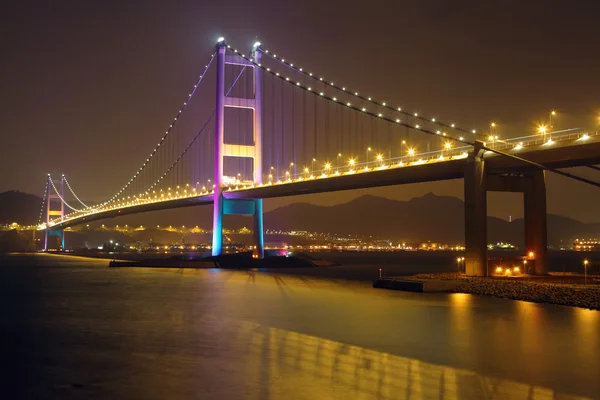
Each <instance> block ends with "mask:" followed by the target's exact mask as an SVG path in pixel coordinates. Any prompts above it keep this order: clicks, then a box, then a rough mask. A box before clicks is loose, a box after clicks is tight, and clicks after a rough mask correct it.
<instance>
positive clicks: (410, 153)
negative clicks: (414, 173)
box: [408, 148, 415, 161]
mask: <svg viewBox="0 0 600 400" xmlns="http://www.w3.org/2000/svg"><path fill="white" fill-rule="evenodd" d="M408 155H409V156H410V157H411V161H413V160H414V156H415V149H413V148H410V149H408Z"/></svg>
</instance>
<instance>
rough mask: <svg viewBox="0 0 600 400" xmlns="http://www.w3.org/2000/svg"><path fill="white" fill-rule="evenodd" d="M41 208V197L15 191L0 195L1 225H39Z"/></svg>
mask: <svg viewBox="0 0 600 400" xmlns="http://www.w3.org/2000/svg"><path fill="white" fill-rule="evenodd" d="M41 207H42V199H41V197H38V196H35V195H33V194H28V193H23V192H19V191H14V190H11V191H9V192H4V193H0V224H10V223H12V222H18V223H19V224H22V225H32V224H37V222H38V218H39V215H40V209H41Z"/></svg>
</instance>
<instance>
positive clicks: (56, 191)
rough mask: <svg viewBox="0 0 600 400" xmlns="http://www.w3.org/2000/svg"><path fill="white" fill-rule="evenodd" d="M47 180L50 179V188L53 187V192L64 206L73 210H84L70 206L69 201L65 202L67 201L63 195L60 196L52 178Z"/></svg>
mask: <svg viewBox="0 0 600 400" xmlns="http://www.w3.org/2000/svg"><path fill="white" fill-rule="evenodd" d="M49 181H50V184H51V185H52V188H53V189H54V193H56V195H57V196H58V198H59V199H60V201H62V202H63V204H64V205H65V206H67V207H69V208H70V209H71V210H73V211H75V212H83V211H84V210H79V209H77V208H75V207H73V206H71V205H70V204H69V203H67V201H66V200H65V199H64V197H62V196H61V194H60V193H59V192H58V190H57V189H56V186H55V185H54V181H53V180H52V178H50V179H49Z"/></svg>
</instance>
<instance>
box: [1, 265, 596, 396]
mask: <svg viewBox="0 0 600 400" xmlns="http://www.w3.org/2000/svg"><path fill="white" fill-rule="evenodd" d="M0 265H1V267H0V315H1V316H2V325H1V331H0V332H1V336H0V340H1V342H0V343H2V347H1V350H0V354H1V360H2V363H3V368H2V371H3V374H2V375H1V376H2V382H1V383H2V389H1V390H3V393H10V395H9V396H7V397H5V398H57V399H59V398H60V399H64V398H67V399H69V398H101V399H103V398H135V399H165V398H197V399H229V398H231V399H345V400H347V399H371V398H373V399H430V398H431V399H486V398H489V399H492V398H493V399H546V398H558V399H579V398H600V381H599V380H598V376H599V375H598V374H599V371H600V312H597V311H589V310H583V309H578V308H568V307H561V306H552V305H543V304H534V303H526V302H518V301H510V300H502V299H494V298H486V297H477V296H472V295H465V294H427V295H423V294H416V293H403V292H396V291H385V290H375V289H372V288H371V287H370V285H369V283H368V282H361V281H348V280H344V279H334V278H331V277H310V276H304V275H302V274H301V271H300V270H296V271H295V272H296V274H295V275H288V274H285V273H283V272H281V273H279V272H278V273H262V272H256V271H226V270H175V269H142V268H121V269H119V268H113V269H109V268H107V267H106V265H107V261H106V260H93V259H84V258H75V257H66V256H52V255H27V256H25V255H11V256H6V257H2V258H1V259H0ZM354 268H358V267H356V266H353V267H352V268H351V269H354ZM338 271H339V272H340V273H341V274H343V271H344V270H343V269H338ZM553 396H554V397H553ZM3 397H4V396H3Z"/></svg>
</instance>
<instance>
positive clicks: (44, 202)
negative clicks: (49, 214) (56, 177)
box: [38, 178, 50, 226]
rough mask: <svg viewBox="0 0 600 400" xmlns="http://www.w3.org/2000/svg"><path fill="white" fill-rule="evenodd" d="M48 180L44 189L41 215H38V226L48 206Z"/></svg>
mask: <svg viewBox="0 0 600 400" xmlns="http://www.w3.org/2000/svg"><path fill="white" fill-rule="evenodd" d="M48 180H50V179H49V178H48V179H47V180H46V188H45V189H44V196H43V197H42V207H41V209H40V216H39V217H38V226H39V225H41V224H42V215H43V214H44V207H45V206H46V196H47V195H48Z"/></svg>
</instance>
